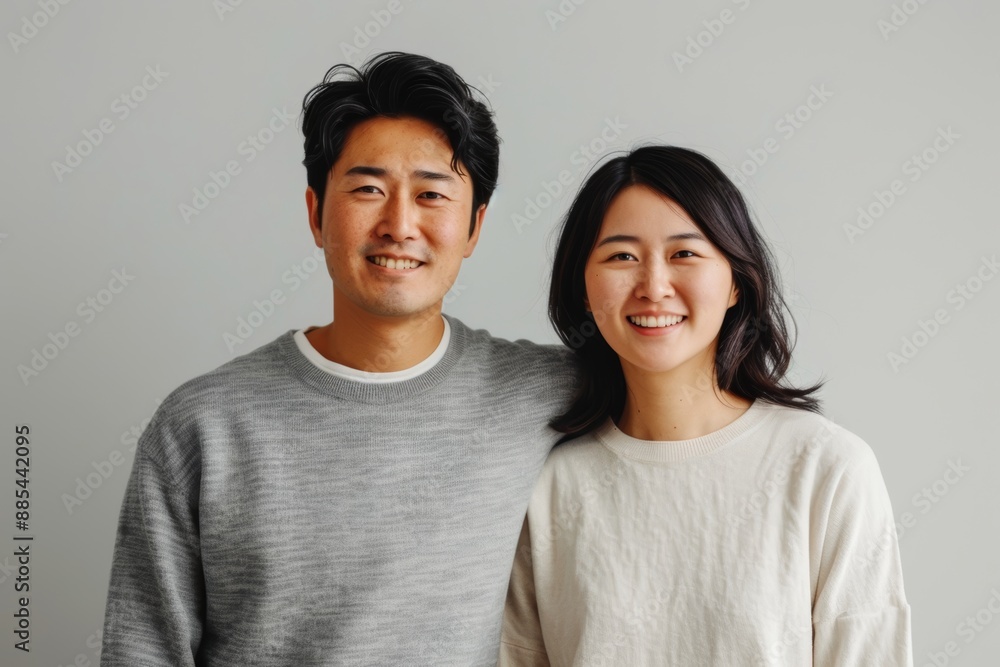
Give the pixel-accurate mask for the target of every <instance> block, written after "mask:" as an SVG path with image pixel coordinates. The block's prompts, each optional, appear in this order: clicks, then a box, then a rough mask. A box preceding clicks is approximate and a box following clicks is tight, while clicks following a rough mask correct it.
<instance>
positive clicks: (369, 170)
mask: <svg viewBox="0 0 1000 667" xmlns="http://www.w3.org/2000/svg"><path fill="white" fill-rule="evenodd" d="M387 173H389V172H388V171H387V170H385V169H383V168H382V167H369V166H367V165H363V164H359V165H358V166H356V167H351V168H350V169H348V170H347V171H346V172H344V175H345V176H353V175H355V174H356V175H358V176H385V175H386V174H387Z"/></svg>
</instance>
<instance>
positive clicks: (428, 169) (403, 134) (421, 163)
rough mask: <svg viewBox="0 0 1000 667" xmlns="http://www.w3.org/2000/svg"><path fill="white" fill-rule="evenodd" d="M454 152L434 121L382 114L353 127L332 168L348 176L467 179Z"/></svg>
mask: <svg viewBox="0 0 1000 667" xmlns="http://www.w3.org/2000/svg"><path fill="white" fill-rule="evenodd" d="M453 155H454V154H453V151H452V148H451V143H450V142H449V141H448V137H447V136H446V135H445V133H444V131H443V130H442V129H441V128H439V127H437V126H435V125H433V124H432V123H429V122H427V121H424V120H421V119H417V118H410V117H404V118H386V117H381V116H379V117H375V118H371V119H368V120H366V121H362V122H361V123H358V125H356V126H355V127H353V128H352V129H351V131H350V132H349V133H348V135H347V138H346V140H345V142H344V148H343V150H342V151H341V154H340V157H339V159H338V160H337V162H336V164H335V165H334V169H333V170H332V171H334V172H339V173H341V174H343V175H345V176H347V175H369V176H382V177H403V176H411V177H415V178H421V179H425V180H427V179H429V180H441V181H447V180H454V179H458V180H461V181H465V180H467V179H466V177H465V176H464V175H463V172H464V169H463V170H462V171H456V170H455V169H454V168H453V166H452V159H453ZM459 166H461V165H459Z"/></svg>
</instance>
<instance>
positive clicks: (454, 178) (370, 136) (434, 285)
mask: <svg viewBox="0 0 1000 667" xmlns="http://www.w3.org/2000/svg"><path fill="white" fill-rule="evenodd" d="M451 157H452V149H451V145H450V144H449V142H448V139H447V137H446V136H445V135H444V134H443V132H441V131H440V130H439V129H438V128H436V127H435V126H434V125H432V124H430V123H428V122H426V121H423V120H420V119H417V118H409V117H404V118H384V117H376V118H371V119H369V120H367V121H364V122H361V123H359V124H358V125H356V126H355V127H354V128H353V129H352V130H351V131H350V132H349V133H348V135H347V140H346V142H345V145H344V150H343V151H342V152H341V154H340V158H339V159H338V160H337V161H336V163H334V165H333V168H332V169H331V170H330V175H329V177H328V179H327V186H326V195H325V201H324V204H323V210H322V212H321V213H320V212H319V211H317V208H318V202H317V198H316V195H315V193H314V192H313V190H312V189H311V188H309V189H307V191H306V203H307V205H308V207H309V224H310V226H311V227H312V231H313V237H314V238H315V240H316V245H317V246H318V247H321V248H323V250H324V252H325V254H326V264H327V268H328V270H329V272H330V276H331V278H332V279H333V294H334V311H335V318H334V319H336V318H337V314H339V315H340V316H347V317H352V316H353V317H364V316H366V315H367V316H372V315H374V316H377V317H395V318H419V317H427V316H430V315H434V314H436V313H438V312H440V310H441V302H442V299H443V298H444V295H445V294H446V293H447V292H448V290H449V289H451V286H452V285H453V284H454V282H455V279H456V277H457V276H458V270H459V268H460V267H461V264H462V259H463V258H465V257H469V256H470V255H471V254H472V251H473V249H474V248H475V247H476V242H477V241H478V239H479V230H480V227H481V226H482V221H483V216H484V214H485V212H486V206H485V204H484V205H482V206H480V207H479V210H478V211H477V212H476V220H475V226H474V229H473V232H472V235H471V236H470V235H469V221H470V219H471V217H472V183H471V181H470V180H469V177H468V175H467V174H466V176H464V177H463V176H460V175H459V174H458V173H456V172H455V171H453V170H452V168H451ZM320 214H321V215H322V223H323V224H322V226H320V225H319V224H318V223H319V216H320Z"/></svg>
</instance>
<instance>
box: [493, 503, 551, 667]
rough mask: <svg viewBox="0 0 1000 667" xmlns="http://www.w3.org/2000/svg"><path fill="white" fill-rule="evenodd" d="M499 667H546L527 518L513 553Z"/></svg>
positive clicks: (546, 660) (547, 660)
mask: <svg viewBox="0 0 1000 667" xmlns="http://www.w3.org/2000/svg"><path fill="white" fill-rule="evenodd" d="M497 665H498V667H549V659H548V656H547V654H546V653H545V643H544V641H543V640H542V626H541V622H540V621H539V618H538V604H537V603H536V601H535V578H534V571H533V569H532V567H531V537H530V535H529V532H528V519H527V518H525V520H524V525H522V526H521V538H520V540H519V541H518V544H517V552H516V553H515V554H514V566H513V568H512V569H511V574H510V585H509V586H508V588H507V606H506V608H505V609H504V615H503V632H502V634H501V637H500V661H499V662H498V663H497Z"/></svg>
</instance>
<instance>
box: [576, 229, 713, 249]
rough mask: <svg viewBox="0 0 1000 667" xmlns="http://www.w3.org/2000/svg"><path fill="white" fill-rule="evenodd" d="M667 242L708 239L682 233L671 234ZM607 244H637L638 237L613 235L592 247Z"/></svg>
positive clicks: (695, 233)
mask: <svg viewBox="0 0 1000 667" xmlns="http://www.w3.org/2000/svg"><path fill="white" fill-rule="evenodd" d="M667 240H668V241H707V240H708V239H706V238H705V237H704V236H702V235H701V234H700V233H698V232H684V233H682V234H671V235H670V236H668V237H667ZM608 243H639V237H637V236H629V235H628V234H615V235H613V236H609V237H607V238H605V239H602V240H601V242H600V243H598V244H597V245H596V246H594V247H595V248H600V247H601V246H602V245H606V244H608Z"/></svg>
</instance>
